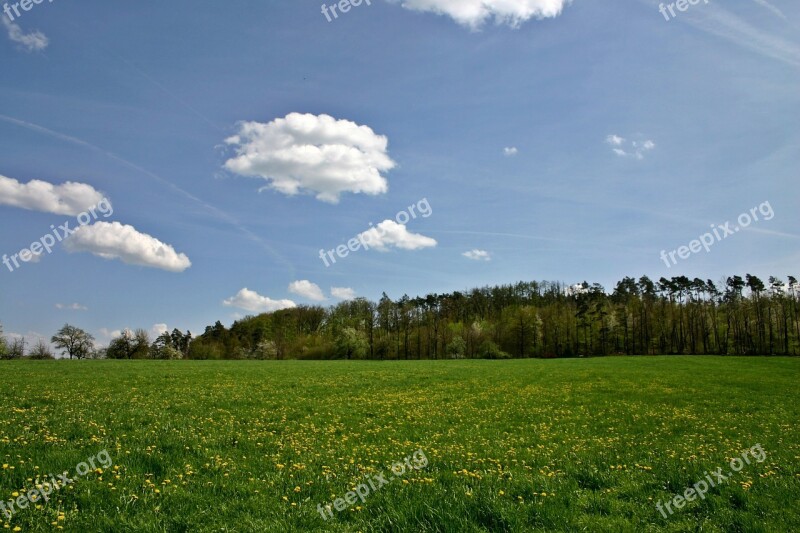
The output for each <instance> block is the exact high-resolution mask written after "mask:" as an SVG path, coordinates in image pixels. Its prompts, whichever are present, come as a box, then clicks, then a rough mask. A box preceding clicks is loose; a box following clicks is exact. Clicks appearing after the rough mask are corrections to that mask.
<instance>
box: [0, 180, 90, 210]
mask: <svg viewBox="0 0 800 533" xmlns="http://www.w3.org/2000/svg"><path fill="white" fill-rule="evenodd" d="M102 199H103V195H102V194H100V193H99V192H98V191H97V190H95V188H94V187H92V186H91V185H87V184H85V183H75V182H72V181H68V182H66V183H63V184H61V185H53V184H52V183H48V182H46V181H40V180H32V181H29V182H28V183H20V182H19V181H17V180H15V179H13V178H7V177H5V176H0V204H2V205H10V206H13V207H20V208H22V209H30V210H32V211H43V212H45V213H53V214H55V215H73V216H74V215H78V214H80V213H82V212H83V211H85V210H87V209H89V208H90V207H93V206H95V205H97V204H98V203H100V201H101V200H102Z"/></svg>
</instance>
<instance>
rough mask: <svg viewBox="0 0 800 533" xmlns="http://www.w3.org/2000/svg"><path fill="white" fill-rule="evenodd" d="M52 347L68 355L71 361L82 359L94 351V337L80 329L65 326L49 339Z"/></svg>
mask: <svg viewBox="0 0 800 533" xmlns="http://www.w3.org/2000/svg"><path fill="white" fill-rule="evenodd" d="M50 342H52V343H53V345H54V346H55V347H56V348H58V349H59V350H61V353H62V354H68V355H69V358H70V359H72V358H73V357H74V358H75V359H84V358H86V357H89V355H90V354H91V353H92V352H93V351H94V337H92V336H91V335H90V334H88V333H86V332H85V331H83V330H82V329H80V328H76V327H75V326H70V325H69V324H65V325H64V327H63V328H61V329H60V330H58V333H56V334H55V335H53V338H52V339H50Z"/></svg>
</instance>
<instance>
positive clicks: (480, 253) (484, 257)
mask: <svg viewBox="0 0 800 533" xmlns="http://www.w3.org/2000/svg"><path fill="white" fill-rule="evenodd" d="M461 255H463V256H464V257H466V258H467V259H472V260H473V261H491V260H492V254H490V253H489V252H487V251H486V250H477V249H475V250H470V251H469V252H464V253H463V254H461Z"/></svg>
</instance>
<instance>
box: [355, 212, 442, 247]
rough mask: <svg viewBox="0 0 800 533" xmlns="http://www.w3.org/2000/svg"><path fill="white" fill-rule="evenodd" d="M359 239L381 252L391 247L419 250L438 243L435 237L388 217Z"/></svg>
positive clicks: (362, 234)
mask: <svg viewBox="0 0 800 533" xmlns="http://www.w3.org/2000/svg"><path fill="white" fill-rule="evenodd" d="M358 239H361V240H363V242H365V243H366V244H367V245H368V246H369V247H370V248H375V249H376V250H378V251H381V252H386V251H388V250H389V248H390V247H395V248H400V249H401V250H419V249H421V248H433V247H435V246H436V244H437V242H436V240H435V239H431V238H430V237H426V236H425V235H421V234H419V233H411V232H410V231H408V229H407V228H406V227H405V226H404V225H403V224H398V223H397V222H395V221H394V220H388V219H387V220H384V221H383V222H381V223H380V224H378V225H377V226H376V227H374V228H370V229H368V230H367V231H365V232H363V233H361V234H359V236H358Z"/></svg>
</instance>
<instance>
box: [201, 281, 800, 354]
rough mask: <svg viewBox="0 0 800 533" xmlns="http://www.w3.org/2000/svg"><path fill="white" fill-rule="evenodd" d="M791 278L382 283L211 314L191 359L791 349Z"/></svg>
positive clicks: (794, 316)
mask: <svg viewBox="0 0 800 533" xmlns="http://www.w3.org/2000/svg"><path fill="white" fill-rule="evenodd" d="M798 292H800V286H799V285H798V283H797V279H796V278H795V277H793V276H789V277H788V281H787V282H784V281H783V280H781V279H779V278H777V277H770V278H769V280H768V282H767V284H765V283H764V282H763V281H762V280H761V279H759V278H758V277H757V276H753V275H750V274H747V275H746V276H745V277H744V278H742V277H740V276H731V277H728V278H726V279H724V280H722V281H721V282H719V283H718V284H715V283H714V282H713V281H711V280H705V281H704V280H702V279H699V278H695V279H693V280H692V279H689V278H688V277H686V276H677V277H673V278H670V279H667V278H663V277H662V278H661V279H659V280H658V281H653V280H651V279H650V278H648V277H647V276H642V277H640V278H639V279H638V280H637V279H634V278H630V277H626V278H624V279H623V280H621V281H619V282H618V283H617V284H616V286H615V288H614V290H613V291H611V292H607V291H606V290H605V289H604V287H602V286H601V285H599V284H596V283H595V284H592V285H590V284H588V283H586V282H584V283H582V284H579V285H575V286H565V285H564V284H562V283H557V282H547V281H542V282H537V281H532V282H520V283H517V284H513V285H500V286H494V287H484V288H480V289H473V290H471V291H469V292H453V293H449V294H429V295H427V296H425V297H417V298H410V297H408V296H403V297H402V298H400V299H398V300H392V299H391V298H389V297H388V296H387V295H386V294H385V293H384V294H383V296H382V298H381V299H380V300H379V301H378V302H371V301H369V300H367V299H364V298H359V299H355V300H351V301H346V302H342V303H340V304H338V305H336V306H334V307H331V308H328V309H325V308H322V307H318V306H301V307H297V308H292V309H285V310H281V311H277V312H274V313H269V314H262V315H258V316H249V317H246V318H244V319H242V320H239V321H236V322H235V323H234V324H233V325H232V326H231V327H230V328H225V327H224V326H223V325H222V324H221V323H220V322H217V323H216V324H215V325H213V326H209V327H207V328H206V330H205V332H204V333H203V334H202V335H201V336H199V337H198V338H197V339H195V340H194V341H193V342H192V343H191V345H190V347H189V352H188V355H189V357H190V358H192V359H292V358H295V359H453V358H455V359H458V358H488V359H501V358H510V357H515V358H526V357H545V358H549V357H578V356H602V355H634V354H638V355H659V354H663V355H667V354H676V355H677V354H698V355H702V354H715V355H798V353H800V305H798Z"/></svg>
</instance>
